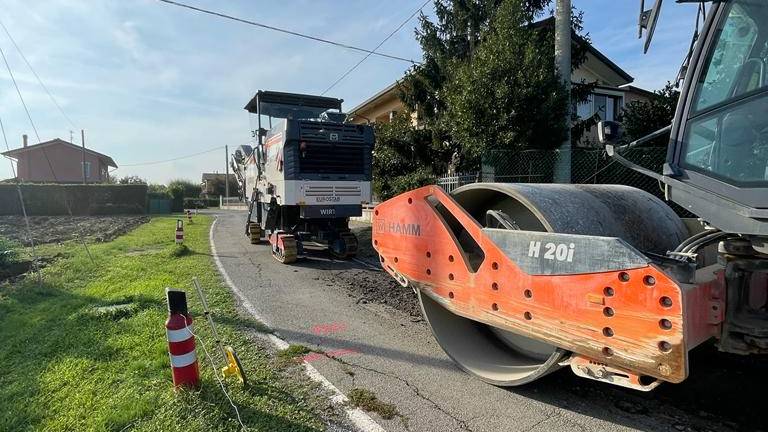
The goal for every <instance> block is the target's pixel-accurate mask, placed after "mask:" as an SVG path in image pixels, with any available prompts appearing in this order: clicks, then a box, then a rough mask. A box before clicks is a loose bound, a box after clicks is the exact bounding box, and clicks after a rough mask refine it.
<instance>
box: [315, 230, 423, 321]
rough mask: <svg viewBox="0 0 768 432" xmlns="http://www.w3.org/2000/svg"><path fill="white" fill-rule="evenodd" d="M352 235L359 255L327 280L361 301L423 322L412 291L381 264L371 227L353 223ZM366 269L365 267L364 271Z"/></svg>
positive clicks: (326, 278) (325, 278)
mask: <svg viewBox="0 0 768 432" xmlns="http://www.w3.org/2000/svg"><path fill="white" fill-rule="evenodd" d="M351 228H352V232H353V233H355V235H356V236H357V239H358V252H357V257H356V260H355V261H353V263H356V264H362V265H357V266H354V267H353V266H350V268H346V269H343V270H335V271H333V272H332V274H329V275H327V276H328V277H324V278H323V279H324V280H327V281H329V282H333V283H334V284H341V285H342V286H344V287H345V288H347V289H348V290H349V291H350V293H351V294H352V295H353V296H355V297H357V302H358V303H362V304H366V303H379V304H385V305H387V306H391V307H393V308H395V309H398V310H400V311H403V312H405V313H407V314H409V315H410V316H411V317H412V318H413V321H420V320H421V309H420V308H419V301H418V300H417V299H416V294H415V293H414V292H413V290H412V289H411V288H403V287H402V286H401V285H400V284H398V283H397V282H396V281H395V280H394V279H393V278H392V276H390V275H389V274H388V273H387V272H385V271H384V270H383V269H382V268H381V265H380V264H379V255H378V253H377V252H376V251H375V250H374V249H373V246H372V245H371V225H370V224H362V223H354V222H353V223H352V224H351ZM361 267H362V268H361Z"/></svg>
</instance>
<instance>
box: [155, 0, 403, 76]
mask: <svg viewBox="0 0 768 432" xmlns="http://www.w3.org/2000/svg"><path fill="white" fill-rule="evenodd" d="M157 1H160V2H163V3H167V4H170V5H174V6H179V7H182V8H186V9H191V10H193V11H196V12H201V13H204V14H208V15H213V16H217V17H219V18H225V19H228V20H232V21H237V22H241V23H243V24H249V25H252V26H256V27H261V28H265V29H267V30H274V31H277V32H280V33H285V34H289V35H292V36H298V37H302V38H304V39H310V40H313V41H316V42H322V43H326V44H329V45H334V46H337V47H341V48H346V49H351V50H355V51H360V52H364V53H367V54H369V55H371V54H372V55H377V56H380V57H386V58H389V59H393V60H400V61H404V62H408V63H411V64H418V62H416V61H413V60H412V59H407V58H403V57H398V56H394V55H390V54H383V53H377V52H374V51H371V50H367V49H365V48H360V47H356V46H353V45H347V44H344V43H341V42H335V41H332V40H328V39H323V38H319V37H316V36H310V35H307V34H304V33H299V32H295V31H292V30H287V29H284V28H280V27H275V26H271V25H267V24H262V23H259V22H256V21H250V20H247V19H243V18H238V17H234V16H232V15H227V14H223V13H221V12H214V11H211V10H207V9H202V8H198V7H195V6H191V5H188V4H184V3H179V2H176V1H172V0H157Z"/></svg>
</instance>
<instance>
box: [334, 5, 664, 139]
mask: <svg viewBox="0 0 768 432" xmlns="http://www.w3.org/2000/svg"><path fill="white" fill-rule="evenodd" d="M550 25H554V18H548V19H545V20H542V21H538V22H536V23H534V24H533V26H534V27H546V26H550ZM575 37H577V38H578V36H575ZM581 40H582V41H583V39H581ZM572 80H573V82H574V83H580V82H585V83H595V89H594V90H593V92H592V94H591V95H590V97H589V99H588V100H587V101H586V102H583V103H580V104H579V105H578V106H577V107H576V114H577V115H578V116H579V117H580V118H589V117H591V116H593V115H594V114H596V113H599V115H600V117H601V119H602V120H616V119H617V117H618V116H619V114H620V113H621V110H622V109H623V108H624V106H626V104H627V103H629V102H631V101H635V100H648V99H649V97H651V96H652V93H651V92H649V91H647V90H643V89H640V88H637V87H633V86H631V85H630V84H631V83H632V82H633V81H634V78H632V76H631V75H629V74H628V73H627V72H626V71H625V70H624V69H622V68H621V67H619V66H618V65H617V64H616V63H614V62H613V61H611V59H609V58H608V57H606V56H605V55H604V54H603V53H601V52H600V51H598V50H597V48H595V47H594V46H593V45H592V44H587V58H586V61H585V62H584V63H583V64H582V65H581V66H580V67H579V68H578V69H576V70H574V71H573V74H572ZM405 109H406V108H405V106H404V105H403V103H402V101H401V100H400V97H399V95H398V83H397V82H395V83H393V84H390V85H389V86H387V87H386V88H385V89H383V90H381V91H379V92H378V93H376V94H374V95H373V96H371V97H370V98H368V99H366V100H365V101H363V102H362V103H360V104H359V105H357V106H356V107H354V108H353V109H352V110H350V111H349V114H350V116H351V122H352V123H356V124H365V123H381V122H390V121H391V120H392V118H394V116H395V115H396V114H397V113H398V112H401V111H403V110H405ZM413 118H414V121H415V122H416V123H417V122H418V120H417V118H416V117H415V114H414V117H413ZM596 129H597V128H592V130H590V131H588V132H587V134H586V136H585V137H584V138H583V139H582V144H587V143H589V142H596V141H597V131H596Z"/></svg>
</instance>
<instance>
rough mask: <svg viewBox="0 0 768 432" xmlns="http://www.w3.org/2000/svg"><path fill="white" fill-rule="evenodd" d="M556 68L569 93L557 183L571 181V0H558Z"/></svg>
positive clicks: (556, 166)
mask: <svg viewBox="0 0 768 432" xmlns="http://www.w3.org/2000/svg"><path fill="white" fill-rule="evenodd" d="M555 70H556V71H557V72H558V73H559V74H560V79H562V80H563V85H564V86H565V92H566V94H567V95H568V106H567V108H566V116H565V119H564V121H565V124H566V131H567V135H566V138H565V141H564V142H563V144H562V145H561V146H560V151H559V152H558V155H557V163H556V164H555V173H554V174H555V175H554V181H555V183H570V182H571V0H557V6H556V8H555Z"/></svg>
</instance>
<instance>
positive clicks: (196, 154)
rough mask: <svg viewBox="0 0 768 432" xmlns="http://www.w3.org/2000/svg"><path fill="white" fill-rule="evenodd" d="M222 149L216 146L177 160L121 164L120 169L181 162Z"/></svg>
mask: <svg viewBox="0 0 768 432" xmlns="http://www.w3.org/2000/svg"><path fill="white" fill-rule="evenodd" d="M223 148H224V146H218V147H214V148H212V149H208V150H204V151H201V152H198V153H193V154H189V155H186V156H179V157H177V158H172V159H165V160H159V161H152V162H142V163H133V164H123V165H121V168H122V167H135V166H144V165H158V164H162V163H168V162H174V161H177V160H181V159H189V158H191V157H195V156H200V155H203V154H206V153H211V152H214V151H217V150H221V149H223Z"/></svg>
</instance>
